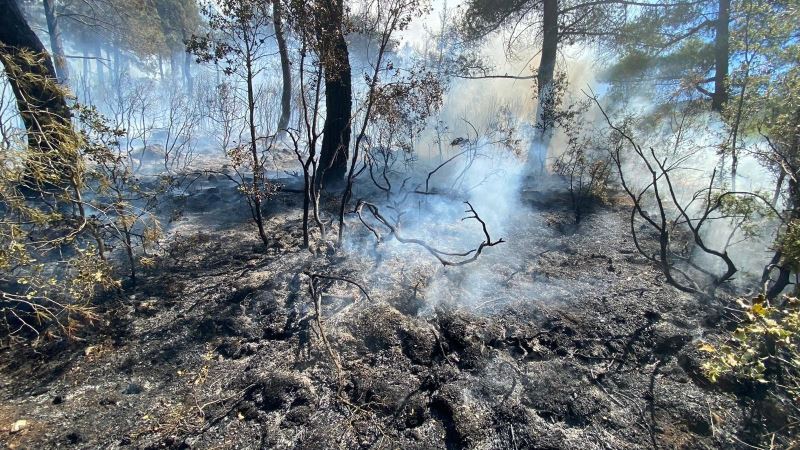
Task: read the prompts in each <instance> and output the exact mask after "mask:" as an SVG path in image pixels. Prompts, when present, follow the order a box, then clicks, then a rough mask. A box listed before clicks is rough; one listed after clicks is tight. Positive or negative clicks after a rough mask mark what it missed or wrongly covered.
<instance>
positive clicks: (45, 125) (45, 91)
mask: <svg viewBox="0 0 800 450" xmlns="http://www.w3.org/2000/svg"><path fill="white" fill-rule="evenodd" d="M31 56H33V58H31ZM0 62H2V63H3V67H4V69H5V73H6V75H7V76H8V82H9V84H10V85H11V89H12V91H13V92H14V97H15V98H16V101H17V106H18V108H19V112H20V116H21V118H22V121H23V123H24V124H25V129H26V131H27V134H28V145H29V147H31V148H32V149H33V150H34V152H35V153H36V152H37V150H38V153H39V154H40V155H42V156H43V158H45V159H47V160H49V161H51V163H53V164H50V165H53V166H55V167H57V168H59V169H65V171H66V170H67V169H66V168H68V167H71V166H70V165H69V164H70V161H67V160H69V159H71V157H65V156H64V155H66V153H65V152H73V151H74V149H71V148H69V147H65V146H63V145H62V144H64V139H65V138H68V137H67V134H68V133H67V132H66V130H71V128H72V124H71V122H70V116H71V115H70V110H69V107H68V106H67V102H66V99H65V97H64V92H63V91H62V90H61V88H60V86H59V85H58V77H57V76H56V71H55V67H54V66H53V62H52V61H51V59H50V55H49V54H48V53H47V50H46V49H45V48H44V45H42V42H41V41H40V40H39V38H38V37H37V36H36V33H34V31H33V30H32V29H31V27H30V26H29V25H28V23H27V22H26V21H25V17H24V16H23V15H22V11H21V10H20V8H19V6H18V5H17V2H16V1H11V0H6V1H0ZM23 78H24V79H25V80H26V82H24V83H22V82H19V80H22V79H23ZM54 152H57V153H55V154H56V155H58V156H56V158H59V159H62V158H63V159H65V160H64V161H52V159H53V158H54V156H53V155H54ZM65 176H67V177H68V176H69V174H67V175H65Z"/></svg>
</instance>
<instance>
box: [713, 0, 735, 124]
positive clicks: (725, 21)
mask: <svg viewBox="0 0 800 450" xmlns="http://www.w3.org/2000/svg"><path fill="white" fill-rule="evenodd" d="M730 8H731V1H730V0H719V12H718V14H717V22H716V26H715V29H716V36H715V37H714V95H713V96H712V97H711V109H712V110H714V111H718V112H721V111H722V108H723V107H724V106H725V103H726V102H727V101H728V85H727V79H728V60H729V58H730V31H729V29H728V28H729V22H730Z"/></svg>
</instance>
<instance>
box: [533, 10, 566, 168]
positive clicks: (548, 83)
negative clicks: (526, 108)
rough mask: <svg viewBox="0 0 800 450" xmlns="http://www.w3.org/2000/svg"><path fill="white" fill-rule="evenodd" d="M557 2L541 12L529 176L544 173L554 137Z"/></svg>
mask: <svg viewBox="0 0 800 450" xmlns="http://www.w3.org/2000/svg"><path fill="white" fill-rule="evenodd" d="M558 37H559V36H558V0H544V1H543V10H542V59H541V61H540V62H539V69H538V71H537V72H536V82H537V86H536V89H537V94H538V98H539V100H538V105H537V107H536V134H537V137H536V139H534V140H533V142H532V143H531V148H530V150H529V152H528V171H529V173H530V174H532V175H534V174H541V173H543V172H544V169H545V166H546V163H547V155H548V148H549V147H550V140H551V138H552V136H553V126H554V123H553V120H554V112H555V111H554V108H555V98H554V94H555V93H554V92H553V88H554V85H553V81H554V78H555V71H556V57H557V56H558Z"/></svg>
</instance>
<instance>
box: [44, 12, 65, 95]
mask: <svg viewBox="0 0 800 450" xmlns="http://www.w3.org/2000/svg"><path fill="white" fill-rule="evenodd" d="M42 2H43V5H44V15H45V18H46V19H47V33H48V34H49V35H50V48H51V49H52V50H53V62H54V63H55V67H56V75H58V81H59V82H60V83H61V84H67V83H68V82H69V66H68V65H67V55H66V53H64V44H63V42H62V40H61V27H59V26H58V16H57V15H56V5H55V1H54V0H42Z"/></svg>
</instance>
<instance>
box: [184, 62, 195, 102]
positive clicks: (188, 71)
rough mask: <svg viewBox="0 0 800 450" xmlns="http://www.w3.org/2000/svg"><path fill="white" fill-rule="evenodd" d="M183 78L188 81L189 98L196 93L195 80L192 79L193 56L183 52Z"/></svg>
mask: <svg viewBox="0 0 800 450" xmlns="http://www.w3.org/2000/svg"><path fill="white" fill-rule="evenodd" d="M183 55H184V56H183V78H184V80H185V81H186V94H187V95H189V97H191V96H192V93H193V92H194V79H193V78H192V54H191V53H189V52H183Z"/></svg>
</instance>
